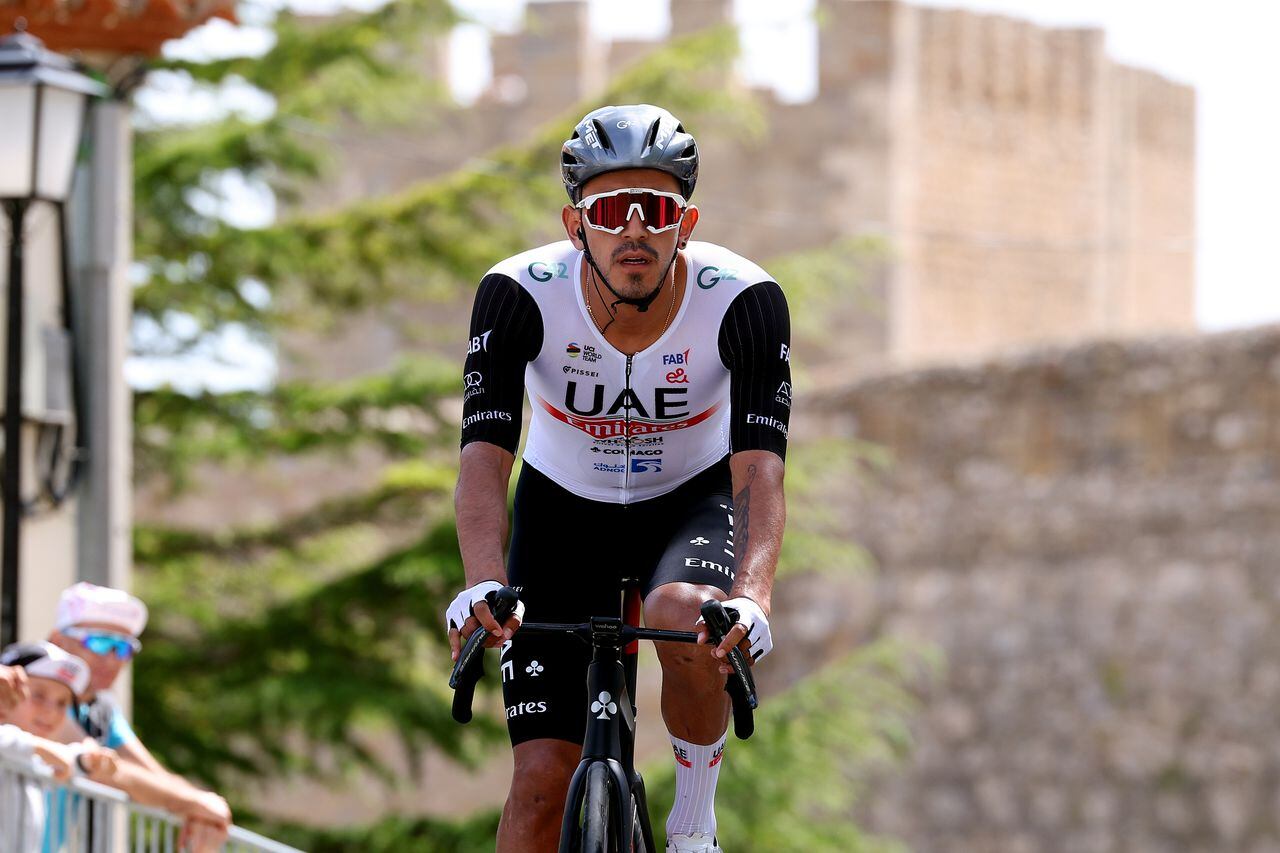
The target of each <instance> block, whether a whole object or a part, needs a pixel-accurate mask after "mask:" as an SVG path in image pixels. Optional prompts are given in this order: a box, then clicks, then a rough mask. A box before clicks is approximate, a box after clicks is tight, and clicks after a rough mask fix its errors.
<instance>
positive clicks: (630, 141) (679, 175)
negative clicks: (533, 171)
mask: <svg viewBox="0 0 1280 853" xmlns="http://www.w3.org/2000/svg"><path fill="white" fill-rule="evenodd" d="M619 169H657V170H658V171H661V172H666V173H667V174H669V175H671V176H672V177H674V178H675V179H676V180H677V181H679V182H680V194H681V195H682V196H684V198H685V201H688V200H689V199H690V198H691V197H692V196H693V187H694V185H695V184H697V183H698V143H696V142H695V141H694V139H693V136H691V135H690V134H689V133H687V132H686V131H685V129H684V125H682V124H681V123H680V120H679V119H678V118H676V117H675V116H673V115H672V114H671V113H669V112H667V111H666V110H664V109H663V108H662V107H655V106H653V105H652V104H628V105H626V106H621V107H601V108H600V109H598V110H593V111H592V112H589V113H587V114H586V115H585V116H583V118H582V121H580V122H578V126H577V127H575V128H574V129H573V136H571V137H569V139H568V141H566V142H565V144H564V147H563V148H562V149H561V150H560V172H561V175H562V176H563V178H564V188H565V190H566V191H567V192H568V193H569V200H570V201H572V202H573V203H574V204H577V203H578V202H579V201H581V200H582V186H583V184H585V183H586V182H587V181H589V180H591V179H592V178H594V177H595V176H596V175H603V174H604V173H605V172H616V171H617V170H619Z"/></svg>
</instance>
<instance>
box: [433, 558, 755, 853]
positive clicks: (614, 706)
mask: <svg viewBox="0 0 1280 853" xmlns="http://www.w3.org/2000/svg"><path fill="white" fill-rule="evenodd" d="M625 586H626V587H627V588H626V597H625V599H624V603H623V615H624V617H625V619H620V618H618V617H616V616H597V617H592V618H591V619H590V621H588V622H585V623H580V624H550V623H539V622H525V623H523V624H522V625H521V626H520V629H519V630H520V632H521V633H525V634H558V635H561V636H564V635H568V636H571V637H575V638H577V639H579V640H581V641H583V642H585V643H587V644H589V645H590V646H591V650H592V653H591V663H590V664H589V665H588V667H587V702H588V706H587V730H586V732H585V736H584V739H583V744H582V760H581V761H580V762H579V764H578V767H577V769H575V770H574V773H573V777H572V779H571V780H570V782H569V793H568V796H567V798H566V803H565V811H564V820H563V821H562V823H561V827H560V853H575V850H576V848H577V846H578V841H579V833H578V831H577V830H578V826H577V823H578V815H579V813H580V812H581V810H582V808H583V802H584V800H585V797H586V793H587V792H586V787H587V785H586V779H587V776H588V771H589V770H590V769H591V768H592V767H594V766H595V765H597V764H600V765H603V766H604V767H605V768H606V769H607V770H608V772H609V776H610V778H611V779H612V781H613V784H612V786H610V787H611V789H612V794H611V799H612V803H611V805H612V808H611V809H610V810H609V812H610V823H611V824H612V829H613V833H614V834H615V837H616V838H617V841H618V845H619V846H620V847H622V848H624V849H625V848H626V847H627V846H632V847H634V845H633V844H632V842H633V841H634V840H635V838H634V834H635V832H636V831H637V829H638V830H639V832H640V835H641V841H642V842H643V844H644V846H645V848H646V850H647V851H649V853H658V851H657V847H656V846H655V844H654V840H653V828H652V826H651V825H650V823H649V809H648V802H647V799H646V796H645V789H644V780H643V779H642V778H641V777H640V774H639V773H637V772H636V770H635V729H636V723H635V720H636V706H635V702H634V699H633V697H634V696H635V690H636V659H637V654H638V651H639V641H640V640H650V641H652V642H668V643H697V642H698V635H697V634H695V633H692V632H689V631H665V630H659V629H653V628H641V627H639V626H638V622H639V616H640V598H639V592H638V590H637V589H636V588H635V587H634V586H633V585H631V584H630V583H626V584H625ZM490 595H491V596H493V598H492V599H490V606H491V607H493V613H494V618H495V619H497V621H498V622H499V623H500V624H502V623H505V622H506V620H507V619H508V618H509V617H510V616H511V614H512V613H514V612H515V608H516V604H517V601H518V598H517V593H516V591H515V590H513V589H511V588H509V587H504V588H503V589H502V590H500V591H498V592H497V593H491V594H490ZM701 610H702V618H703V619H704V620H705V622H706V625H707V631H708V639H709V642H710V643H711V644H712V645H715V644H718V643H719V642H720V638H722V637H723V636H725V634H727V633H728V631H729V629H730V627H731V625H732V622H733V619H736V618H737V617H736V615H733V616H730V615H729V614H728V613H726V611H725V608H724V607H723V606H721V604H720V602H718V601H715V600H714V599H712V600H708V601H705V602H703V604H702V608H701ZM485 639H486V635H485V633H484V632H482V631H477V632H474V633H473V634H472V635H471V636H470V637H469V638H468V639H467V643H466V645H465V646H464V648H463V649H462V651H461V653H460V654H459V656H458V659H457V661H456V662H455V663H454V668H453V672H452V674H451V675H450V677H449V686H450V687H452V688H454V697H453V718H454V719H455V720H457V721H458V722H460V723H466V722H469V721H470V720H471V699H472V695H473V693H474V689H475V685H476V682H477V681H478V680H479V678H480V677H481V676H482V675H483V674H484V669H483V664H482V652H483V650H484V641H485ZM728 661H729V664H730V666H731V668H732V669H733V672H734V674H733V675H731V676H730V677H729V680H728V682H727V683H726V685H725V689H726V691H727V692H728V693H729V697H730V699H731V700H732V703H731V704H732V708H733V721H734V732H735V733H736V734H737V736H738V737H739V738H741V739H744V740H745V739H746V738H748V737H750V736H751V733H752V731H753V730H754V727H755V724H754V721H753V719H752V711H753V709H754V708H755V707H756V703H757V699H756V693H755V683H754V681H753V680H752V678H751V672H750V669H749V666H748V664H747V661H746V658H745V657H744V656H743V654H742V652H741V651H740V650H739V649H733V650H731V651H730V652H729V655H728ZM633 803H634V808H633V805H632V804H633ZM637 822H638V824H639V825H638V827H637V825H636V824H637Z"/></svg>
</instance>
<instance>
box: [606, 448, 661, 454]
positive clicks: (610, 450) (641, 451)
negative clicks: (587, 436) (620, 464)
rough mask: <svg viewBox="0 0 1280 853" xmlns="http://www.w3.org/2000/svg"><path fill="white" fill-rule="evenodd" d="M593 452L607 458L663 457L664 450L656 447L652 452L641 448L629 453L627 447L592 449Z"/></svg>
mask: <svg viewBox="0 0 1280 853" xmlns="http://www.w3.org/2000/svg"><path fill="white" fill-rule="evenodd" d="M591 452H592V453H601V454H604V455H605V456H621V455H622V454H624V453H627V454H629V455H631V456H661V455H662V448H660V447H655V448H652V449H650V450H645V449H644V448H640V449H639V450H630V451H629V450H627V449H626V448H625V447H593V448H591Z"/></svg>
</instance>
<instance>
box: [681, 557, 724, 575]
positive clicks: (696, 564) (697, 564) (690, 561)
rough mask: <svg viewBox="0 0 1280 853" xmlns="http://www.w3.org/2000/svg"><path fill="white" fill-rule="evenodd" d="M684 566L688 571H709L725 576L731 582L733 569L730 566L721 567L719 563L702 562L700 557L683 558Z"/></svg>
mask: <svg viewBox="0 0 1280 853" xmlns="http://www.w3.org/2000/svg"><path fill="white" fill-rule="evenodd" d="M684 564H685V566H686V567H687V568H690V569H710V570H711V571H713V572H719V573H720V574H722V575H725V576H726V577H728V578H729V580H733V568H732V567H730V566H722V565H720V564H719V563H714V562H712V561H711V560H704V559H702V558H701V557H685V558H684Z"/></svg>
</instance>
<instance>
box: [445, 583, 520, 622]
mask: <svg viewBox="0 0 1280 853" xmlns="http://www.w3.org/2000/svg"><path fill="white" fill-rule="evenodd" d="M500 589H502V584H500V583H498V582H497V581H480V583H478V584H476V585H475V586H473V587H471V588H470V589H464V590H463V591H462V592H460V593H458V597H457V598H455V599H454V600H453V603H452V604H450V605H449V609H448V610H446V611H445V612H444V626H445V628H446V629H448V630H453V629H454V628H457V629H458V630H459V631H461V630H462V626H463V625H464V624H465V623H466V621H467V620H468V619H470V618H471V616H472V615H473V613H472V608H474V607H475V605H476V602H477V601H484V597H485V596H486V595H488V594H489V593H491V592H497V591H498V590H500ZM515 617H516V618H517V619H521V620H523V619H524V602H523V601H517V602H516V612H515Z"/></svg>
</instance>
